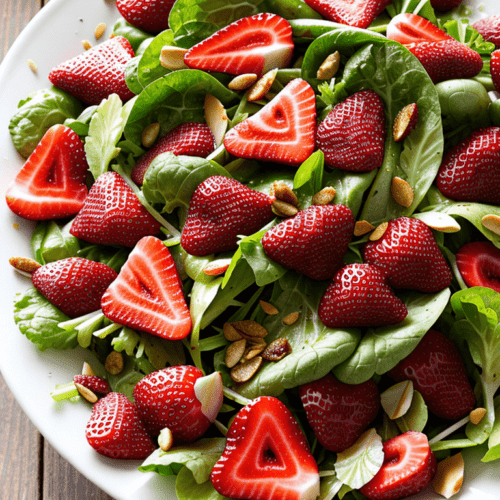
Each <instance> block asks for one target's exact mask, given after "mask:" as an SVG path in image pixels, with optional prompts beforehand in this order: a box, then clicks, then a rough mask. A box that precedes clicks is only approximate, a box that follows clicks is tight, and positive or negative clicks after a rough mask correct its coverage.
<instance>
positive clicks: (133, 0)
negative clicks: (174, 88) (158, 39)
mask: <svg viewBox="0 0 500 500" xmlns="http://www.w3.org/2000/svg"><path fill="white" fill-rule="evenodd" d="M174 3H175V0H116V8H117V9H118V11H119V12H120V14H121V15H122V16H123V17H124V18H125V19H126V20H127V21H128V22H129V23H130V24H131V25H132V26H135V27H136V28H140V29H141V30H144V31H149V32H150V33H159V32H160V31H163V30H166V29H168V15H169V14H170V10H171V9H172V6H173V5H174Z"/></svg>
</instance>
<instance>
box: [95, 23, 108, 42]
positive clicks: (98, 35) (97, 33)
mask: <svg viewBox="0 0 500 500" xmlns="http://www.w3.org/2000/svg"><path fill="white" fill-rule="evenodd" d="M105 31H106V23H99V24H98V25H97V26H96V27H95V30H94V36H95V39H96V40H99V38H101V37H102V35H104V32H105Z"/></svg>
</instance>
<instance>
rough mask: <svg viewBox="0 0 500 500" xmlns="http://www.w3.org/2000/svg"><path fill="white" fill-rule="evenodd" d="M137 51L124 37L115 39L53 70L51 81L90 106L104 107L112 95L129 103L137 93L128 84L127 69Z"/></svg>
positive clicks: (50, 76)
mask: <svg viewBox="0 0 500 500" xmlns="http://www.w3.org/2000/svg"><path fill="white" fill-rule="evenodd" d="M133 57H134V50H133V49H132V46H131V45H130V43H129V41H128V40H127V39H126V38H124V37H123V36H115V37H114V38H111V39H110V40H107V41H106V42H104V43H101V44H100V45H96V46H95V47H92V48H91V49H89V50H87V51H86V52H84V53H83V54H80V55H79V56H76V57H74V58H73V59H70V60H69V61H65V62H63V63H61V64H59V66H56V67H55V68H53V69H52V70H51V71H50V73H49V80H50V81H51V82H52V83H53V84H54V85H55V86H56V87H59V88H61V89H63V90H65V91H66V92H69V93H70V94H72V95H74V96H75V97H76V98H77V99H80V100H81V101H83V102H84V103H86V104H100V103H101V101H102V100H103V99H107V98H108V97H109V96H110V95H111V94H118V95H119V96H120V99H121V100H122V101H123V102H125V101H128V100H129V99H131V98H132V97H133V96H134V94H133V93H132V92H131V91H130V90H129V88H128V87H127V84H126V83H125V66H126V65H127V63H128V61H130V59H132V58H133Z"/></svg>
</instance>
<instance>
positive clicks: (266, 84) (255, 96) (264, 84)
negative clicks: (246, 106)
mask: <svg viewBox="0 0 500 500" xmlns="http://www.w3.org/2000/svg"><path fill="white" fill-rule="evenodd" d="M277 74H278V68H275V69H272V70H271V71H268V72H267V73H266V74H265V75H264V76H262V77H261V78H260V80H257V81H256V82H255V83H254V84H253V85H252V86H251V87H250V88H249V89H248V92H247V101H250V102H254V101H259V100H260V99H262V98H263V97H264V96H265V95H266V94H267V93H268V92H269V90H271V87H272V86H273V83H274V79H275V78H276V75H277Z"/></svg>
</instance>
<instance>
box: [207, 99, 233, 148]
mask: <svg viewBox="0 0 500 500" xmlns="http://www.w3.org/2000/svg"><path fill="white" fill-rule="evenodd" d="M204 109H205V121H206V122H207V125H208V126H209V127H210V130H211V131H212V134H213V136H214V139H215V144H217V146H219V145H220V144H221V143H222V140H223V139H224V134H225V133H226V130H227V127H228V125H229V118H228V117H227V113H226V109H225V108H224V105H223V104H222V103H221V102H220V101H219V99H217V97H215V96H213V95H211V94H207V95H206V96H205V108H204Z"/></svg>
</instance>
